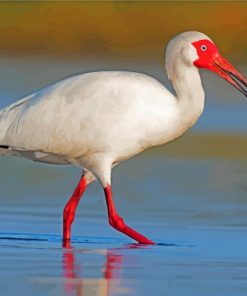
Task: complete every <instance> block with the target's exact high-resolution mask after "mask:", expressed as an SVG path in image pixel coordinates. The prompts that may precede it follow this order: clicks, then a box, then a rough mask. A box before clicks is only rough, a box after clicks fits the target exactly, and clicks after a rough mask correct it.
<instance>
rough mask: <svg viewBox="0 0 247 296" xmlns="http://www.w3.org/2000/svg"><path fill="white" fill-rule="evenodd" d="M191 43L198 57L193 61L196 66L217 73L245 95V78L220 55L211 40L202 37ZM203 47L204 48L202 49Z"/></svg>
mask: <svg viewBox="0 0 247 296" xmlns="http://www.w3.org/2000/svg"><path fill="white" fill-rule="evenodd" d="M192 45H193V46H194V47H195V48H196V51H197V54H198V57H199V58H198V59H197V60H195V61H194V65H195V66H196V67H197V68H205V69H208V70H211V71H213V72H215V73H217V74H218V75H220V76H221V77H223V78H224V79H225V80H227V81H228V82H229V83H231V84H232V85H233V86H234V87H236V88H237V89H238V90H239V91H240V92H242V93H243V94H244V95H245V96H247V90H246V87H247V79H246V78H245V77H244V76H243V75H242V74H240V73H239V72H238V71H237V70H236V69H235V68H234V67H233V66H232V65H231V64H230V63H229V62H228V61H227V60H225V59H224V58H223V57H222V56H221V55H220V53H219V51H218V49H217V47H216V46H215V44H214V43H213V42H211V41H210V40H207V39H203V40H199V41H196V42H192ZM203 47H204V49H205V47H206V49H205V50H203Z"/></svg>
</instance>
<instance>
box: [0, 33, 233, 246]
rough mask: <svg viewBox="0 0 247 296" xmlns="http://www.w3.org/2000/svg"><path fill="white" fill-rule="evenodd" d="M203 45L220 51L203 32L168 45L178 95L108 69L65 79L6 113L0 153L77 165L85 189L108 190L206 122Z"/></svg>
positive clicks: (0, 118) (1, 126)
mask: <svg viewBox="0 0 247 296" xmlns="http://www.w3.org/2000/svg"><path fill="white" fill-rule="evenodd" d="M200 40H204V41H205V40H206V42H207V41H209V42H210V44H211V46H212V47H214V44H213V42H212V41H211V40H210V39H209V38H208V37H207V36H206V35H204V34H202V33H199V32H186V33H182V34H180V35H178V36H177V37H176V38H174V39H173V40H172V41H170V43H169V45H168V47H167V51H166V69H167V73H168V77H169V79H170V80H171V82H172V85H173V88H174V90H175V92H176V96H175V95H173V94H172V93H171V92H169V91H168V90H167V89H166V88H165V87H164V86H163V85H162V84H161V83H160V82H159V81H157V80H156V79H154V78H152V77H150V76H147V75H144V74H140V73H132V72H116V71H114V72H113V71H109V72H94V73H87V74H83V75H78V76H74V77H71V78H68V79H65V80H63V81H60V82H58V83H55V84H53V85H51V86H48V87H46V88H44V89H43V90H40V91H38V92H36V93H34V94H32V95H30V96H28V97H26V98H24V99H21V100H20V101H17V102H16V103H15V104H12V105H10V106H8V107H6V108H5V109H3V110H1V113H0V145H1V147H2V148H1V149H0V153H1V154H10V155H11V154H16V155H20V156H24V157H27V158H30V159H32V160H35V161H41V162H47V163H57V164H75V165H77V166H79V167H81V168H82V169H83V170H84V171H86V177H85V178H86V180H87V184H88V183H90V182H91V181H93V180H94V179H95V177H96V178H98V180H99V181H100V182H101V183H102V185H103V187H104V188H106V186H108V185H110V184H111V168H112V167H113V166H114V165H116V164H118V163H120V162H121V161H123V160H126V159H128V158H130V157H132V156H134V155H136V154H138V153H140V152H141V151H143V150H145V149H147V148H150V147H153V146H157V145H161V144H164V143H166V142H169V141H171V140H173V139H175V138H177V137H178V136H180V135H181V134H183V133H184V132H185V131H186V130H187V129H188V128H189V127H191V126H192V125H193V124H194V123H195V122H196V120H197V119H198V117H199V116H200V114H201V112H202V110H203V107H204V91H203V88H202V84H201V79H200V75H199V71H198V67H201V66H200V63H199V62H198V64H199V66H198V67H197V66H195V61H197V60H198V59H199V58H201V59H202V61H204V60H203V58H204V57H203V56H202V57H200V56H199V55H198V52H199V51H200V47H198V48H197V47H196V46H194V45H193V43H194V42H198V41H200ZM214 58H216V56H215V57H214ZM201 64H203V62H201ZM208 67H209V66H208ZM219 74H220V73H219ZM220 75H222V74H220ZM222 76H223V75H222ZM224 78H225V77H224ZM231 83H232V82H231ZM232 84H233V83H232ZM109 215H110V212H109ZM110 223H111V222H110ZM111 225H112V224H111ZM68 227H70V225H69V226H68ZM113 227H115V226H114V225H113ZM115 228H116V227H115ZM118 230H119V229H118ZM120 231H122V230H120ZM126 233H127V232H126ZM127 234H128V233H127ZM128 235H129V234H128ZM130 236H131V235H130ZM131 237H133V238H134V239H137V240H138V241H140V242H147V241H145V240H142V239H138V238H136V236H135V235H132V236H131ZM142 238H143V237H142ZM149 242H150V241H149Z"/></svg>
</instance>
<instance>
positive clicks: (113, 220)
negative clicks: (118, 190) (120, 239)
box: [104, 185, 154, 245]
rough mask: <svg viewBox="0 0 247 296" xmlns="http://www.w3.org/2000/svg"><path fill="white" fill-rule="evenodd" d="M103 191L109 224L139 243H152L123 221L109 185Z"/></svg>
mask: <svg viewBox="0 0 247 296" xmlns="http://www.w3.org/2000/svg"><path fill="white" fill-rule="evenodd" d="M104 191H105V198H106V203H107V210H108V219H109V223H110V225H111V226H112V227H113V228H115V229H116V230H118V231H120V232H122V233H124V234H126V235H128V236H129V237H131V238H133V239H134V240H136V241H138V243H140V244H149V245H151V244H152V245H153V244H154V242H153V241H151V240H150V239H148V238H146V237H145V236H143V235H142V234H140V233H138V232H136V231H135V230H134V229H132V228H130V227H129V226H127V225H126V224H125V223H124V220H123V219H122V218H121V217H120V216H119V215H118V213H117V211H116V209H115V206H114V202H113V198H112V190H111V186H110V185H107V186H106V187H105V188H104Z"/></svg>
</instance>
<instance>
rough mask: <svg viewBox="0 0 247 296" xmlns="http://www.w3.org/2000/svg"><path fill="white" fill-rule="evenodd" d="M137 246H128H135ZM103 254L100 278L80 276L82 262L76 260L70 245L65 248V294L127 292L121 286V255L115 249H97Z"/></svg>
mask: <svg viewBox="0 0 247 296" xmlns="http://www.w3.org/2000/svg"><path fill="white" fill-rule="evenodd" d="M135 247H137V246H134V245H132V246H129V247H128V248H135ZM96 252H97V253H98V254H100V255H104V256H105V263H104V264H103V266H102V267H103V268H102V272H101V274H102V276H101V278H99V279H97V278H84V277H83V278H82V277H81V276H80V272H81V271H82V269H83V266H82V262H81V261H80V262H77V260H76V256H75V252H74V250H73V248H72V247H68V248H66V251H64V253H63V271H64V277H65V281H64V293H65V295H66V296H82V295H84V296H87V295H90V296H93V295H95V296H110V295H113V294H118V293H120V292H121V293H124V294H127V293H128V289H127V288H124V287H122V286H121V284H122V283H121V282H122V272H121V271H122V263H123V255H120V254H118V253H117V249H109V250H105V249H104V250H98V251H96Z"/></svg>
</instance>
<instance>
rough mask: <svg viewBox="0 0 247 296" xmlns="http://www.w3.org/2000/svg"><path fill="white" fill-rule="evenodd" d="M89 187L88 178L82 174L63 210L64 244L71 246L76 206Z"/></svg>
mask: <svg viewBox="0 0 247 296" xmlns="http://www.w3.org/2000/svg"><path fill="white" fill-rule="evenodd" d="M86 187H87V180H86V178H85V175H84V174H83V175H82V176H81V179H80V181H79V183H78V185H77V186H76V189H75V191H74V192H73V194H72V196H71V197H70V199H69V201H68V202H67V204H66V206H65V208H64V210H63V244H64V246H65V247H66V246H69V242H70V235H71V225H72V223H73V221H74V218H75V212H76V208H77V206H78V203H79V201H80V199H81V197H82V194H83V192H84V191H85V189H86Z"/></svg>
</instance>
